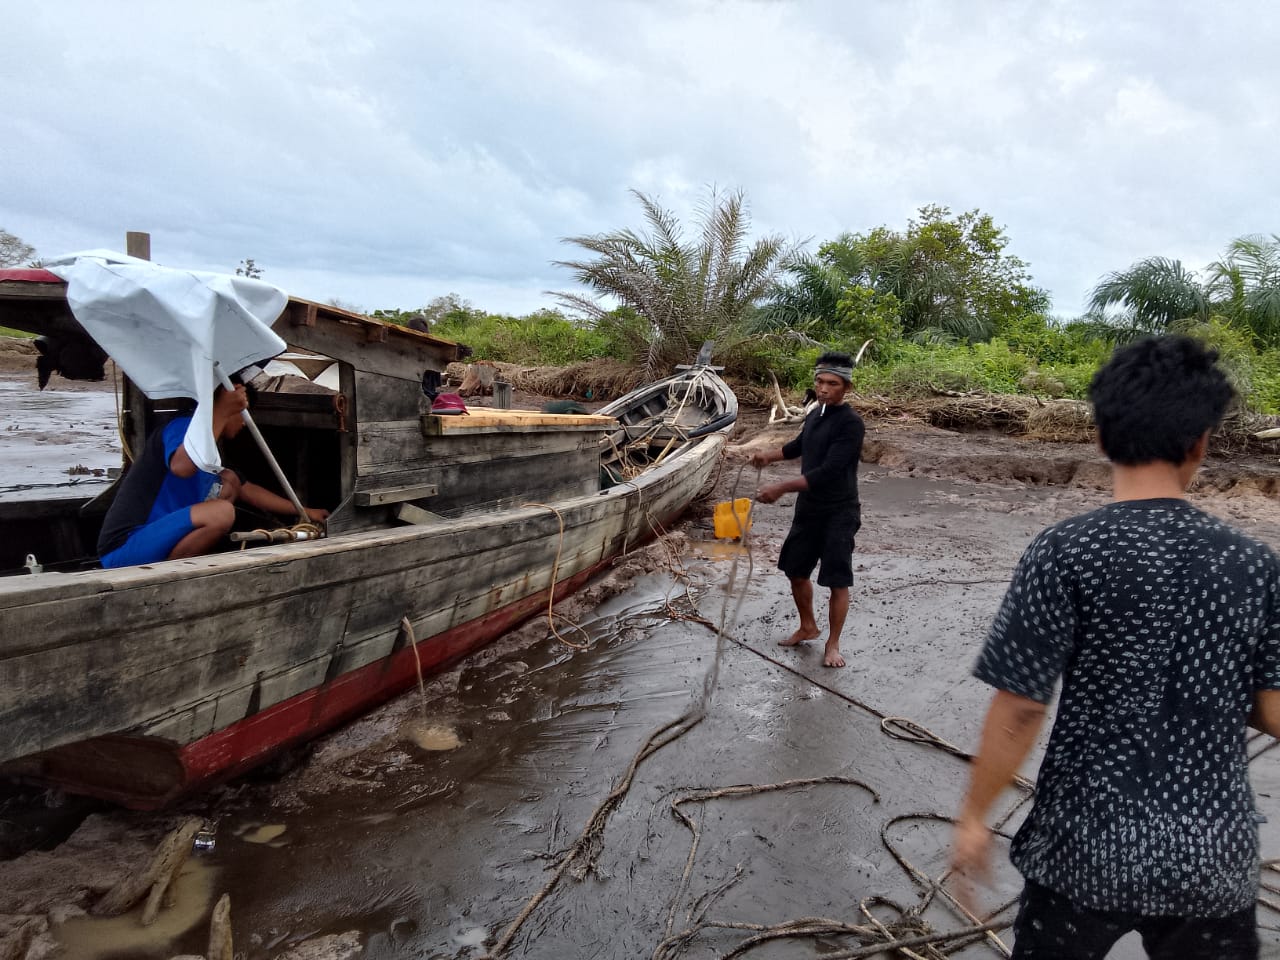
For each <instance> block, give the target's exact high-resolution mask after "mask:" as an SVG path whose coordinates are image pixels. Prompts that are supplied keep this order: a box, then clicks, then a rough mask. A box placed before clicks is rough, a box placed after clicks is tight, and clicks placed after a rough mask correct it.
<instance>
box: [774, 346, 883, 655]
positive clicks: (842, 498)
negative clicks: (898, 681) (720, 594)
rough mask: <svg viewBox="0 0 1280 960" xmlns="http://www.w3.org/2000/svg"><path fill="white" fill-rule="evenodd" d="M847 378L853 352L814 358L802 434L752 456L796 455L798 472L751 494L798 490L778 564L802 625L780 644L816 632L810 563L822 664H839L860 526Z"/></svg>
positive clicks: (858, 451) (856, 437) (857, 453)
mask: <svg viewBox="0 0 1280 960" xmlns="http://www.w3.org/2000/svg"><path fill="white" fill-rule="evenodd" d="M852 376H853V358H852V357H850V356H849V355H848V354H847V353H834V352H832V353H824V354H823V355H822V356H821V357H819V358H818V362H817V365H816V366H815V367H814V374H813V386H814V391H815V393H817V395H818V406H817V407H815V408H814V409H813V410H812V411H811V412H810V413H809V415H808V416H807V417H805V420H804V424H803V426H802V427H801V428H800V435H799V436H798V437H796V438H795V439H793V440H791V441H790V442H789V443H787V444H785V445H783V446H782V447H781V448H780V449H777V450H769V451H763V452H760V453H756V454H753V455H752V457H751V462H752V463H753V464H755V465H756V466H757V467H763V466H765V465H766V464H770V463H776V462H777V461H779V460H794V459H796V458H797V457H799V458H800V476H799V477H796V478H794V479H792V480H784V481H783V482H781V483H774V484H770V485H769V486H766V487H761V488H760V490H759V492H758V493H757V494H756V499H758V500H759V501H760V502H761V503H773V502H775V501H776V500H777V499H778V498H779V497H781V496H783V495H784V494H787V493H791V492H798V493H799V496H798V497H797V498H796V510H795V516H794V518H793V519H792V522H791V532H790V533H788V534H787V539H786V541H785V542H784V543H783V544H782V551H781V553H780V554H779V555H778V569H779V570H781V571H782V572H783V573H785V574H786V575H787V579H788V580H789V581H790V582H791V596H792V599H793V600H794V601H795V605H796V612H797V613H798V614H799V615H800V626H799V628H798V629H797V630H796V631H795V632H794V633H792V634H791V635H790V636H789V637H787V638H786V639H784V640H779V641H778V643H779V644H781V645H782V646H784V647H794V646H798V645H800V644H802V643H805V642H806V641H809V640H816V639H818V638H819V637H820V636H822V631H821V630H819V629H818V621H817V619H816V618H815V617H814V613H813V583H812V582H811V581H810V579H809V578H810V576H811V575H812V574H813V569H814V567H819V570H818V585H819V586H821V587H829V588H830V590H831V604H830V611H829V614H828V618H829V624H828V630H827V644H826V649H825V650H824V651H823V657H822V662H823V664H824V665H825V666H828V667H843V666H844V656H843V655H842V654H841V653H840V635H841V633H842V632H843V631H844V622H845V618H846V617H847V616H848V614H849V588H850V587H851V586H852V585H853V544H854V536H855V535H856V534H857V532H858V528H859V527H861V526H862V508H861V506H860V504H859V502H858V461H859V459H860V458H861V456H862V439H863V435H864V433H865V428H864V426H863V423H862V418H861V417H859V416H858V414H857V412H856V411H855V410H854V409H853V408H852V407H850V406H848V405H846V404H845V402H844V397H845V394H846V393H847V392H848V390H849V385H850V382H851V378H852ZM819 565H820V566H819Z"/></svg>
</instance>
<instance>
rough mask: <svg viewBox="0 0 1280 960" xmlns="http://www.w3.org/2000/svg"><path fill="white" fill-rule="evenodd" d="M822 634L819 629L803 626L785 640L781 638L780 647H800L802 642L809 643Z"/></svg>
mask: <svg viewBox="0 0 1280 960" xmlns="http://www.w3.org/2000/svg"><path fill="white" fill-rule="evenodd" d="M820 636H822V634H821V633H820V632H819V631H817V630H806V629H805V628H804V627H801V628H800V629H799V630H797V631H796V632H795V633H793V634H792V635H791V636H789V637H787V639H785V640H779V641H778V646H780V647H798V646H800V644H802V643H808V642H809V641H810V640H817V639H818V637H820Z"/></svg>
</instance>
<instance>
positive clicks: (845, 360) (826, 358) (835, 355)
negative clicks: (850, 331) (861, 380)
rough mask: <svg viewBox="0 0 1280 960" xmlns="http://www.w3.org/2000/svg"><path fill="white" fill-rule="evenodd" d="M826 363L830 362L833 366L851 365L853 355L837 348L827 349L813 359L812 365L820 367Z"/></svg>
mask: <svg viewBox="0 0 1280 960" xmlns="http://www.w3.org/2000/svg"><path fill="white" fill-rule="evenodd" d="M826 364H830V365H831V366H833V367H852V366H853V357H852V356H851V355H849V354H847V353H841V352H840V351H838V350H828V351H827V352H826V353H824V354H823V355H822V356H820V357H819V358H818V359H817V361H815V363H814V366H815V367H820V366H824V365H826Z"/></svg>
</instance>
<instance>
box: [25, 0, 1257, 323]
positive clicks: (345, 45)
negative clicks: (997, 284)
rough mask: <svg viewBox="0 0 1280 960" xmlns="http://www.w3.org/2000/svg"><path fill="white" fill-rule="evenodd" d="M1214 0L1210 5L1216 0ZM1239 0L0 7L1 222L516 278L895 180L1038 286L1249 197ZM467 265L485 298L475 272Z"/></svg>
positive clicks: (1176, 242) (1129, 254) (1210, 238)
mask: <svg viewBox="0 0 1280 960" xmlns="http://www.w3.org/2000/svg"><path fill="white" fill-rule="evenodd" d="M1228 13H1229V14H1230V16H1229V15H1228ZM1278 16H1280V15H1277V14H1275V13H1274V12H1273V11H1272V9H1271V7H1270V6H1268V5H1266V4H1263V3H1261V2H1250V3H1242V4H1237V5H1233V7H1232V8H1230V11H1228V12H1226V13H1224V12H1223V11H1222V10H1219V9H1217V8H1209V7H1203V8H1200V7H1185V8H1182V9H1180V10H1179V11H1178V15H1177V16H1172V15H1171V13H1170V9H1169V8H1168V6H1167V5H1166V4H1163V3H1155V2H1146V3H1140V4H1125V5H1117V4H1108V3H1103V2H1101V0H1094V2H1088V3H1068V2H1065V0H1056V2H1047V3H1010V4H1000V5H995V4H976V3H969V4H957V3H954V2H950V0H914V2H907V3H902V4H846V3H841V2H836V0H830V2H825V3H822V2H813V3H758V2H736V0H733V2H731V0H726V2H674V0H673V2H664V3H656V4H650V3H640V2H632V3H627V2H616V3H593V2H587V0H576V2H563V3H557V4H546V5H533V4H517V3H512V2H496V0H489V2H476V3H471V4H429V5H428V4H416V3H409V2H400V3H396V2H387V3H384V4H380V5H379V7H378V12H377V15H376V16H371V15H369V10H367V9H365V8H349V7H347V6H345V5H339V4H336V3H326V2H303V0H282V2H277V3H272V4H255V3H249V2H247V0H241V2H230V3H226V4H223V5H221V6H220V7H219V9H218V13H217V16H213V15H211V14H210V13H209V12H208V11H206V10H204V9H203V8H192V7H188V6H186V5H172V4H164V3H159V2H151V3H142V4H139V5H136V6H135V8H131V16H130V17H128V18H125V17H121V16H120V15H119V11H118V10H116V9H114V8H111V7H109V6H103V5H100V4H95V3H90V2H87V0H85V2H79V3H62V4H58V5H56V9H55V7H53V6H49V5H46V6H44V7H34V8H30V9H29V10H26V11H24V15H23V17H21V18H10V19H9V20H8V21H6V31H7V34H8V36H7V43H6V48H7V51H8V52H9V56H8V57H7V58H6V59H5V60H4V61H3V62H0V82H3V84H4V90H5V92H6V98H5V103H4V109H3V110H0V169H3V170H4V171H5V180H4V187H3V189H0V227H3V228H5V229H8V230H11V231H13V232H15V233H17V234H19V235H20V236H22V237H23V238H24V239H25V240H27V241H28V242H29V243H32V244H34V245H36V247H37V248H38V250H39V251H40V252H41V253H44V254H48V255H52V254H55V253H59V252H64V251H67V250H72V249H80V248H86V247H94V246H119V245H121V244H122V243H123V233H124V232H125V231H126V230H136V229H147V230H150V231H151V233H152V234H153V250H154V252H155V255H156V257H157V259H161V260H164V261H166V262H170V263H183V264H186V265H190V266H193V267H206V268H222V269H230V268H232V267H234V266H235V264H236V263H237V262H239V260H240V259H241V258H243V257H254V258H255V259H256V260H257V261H258V262H259V263H260V264H262V265H263V266H264V267H265V268H266V270H267V276H268V278H271V279H276V280H277V281H278V282H282V283H286V281H287V286H289V288H290V289H291V292H295V293H298V294H300V295H303V296H308V297H312V298H314V299H321V300H323V299H328V298H330V297H335V296H336V297H340V298H341V299H343V300H346V301H349V302H355V303H358V304H360V305H362V306H365V307H368V308H370V309H372V308H375V307H396V306H399V307H411V306H417V305H420V304H421V303H423V302H425V301H426V300H428V299H430V298H431V297H432V296H436V295H439V294H443V293H445V292H448V291H450V290H454V291H457V292H459V293H462V294H463V295H464V296H467V297H468V298H469V299H472V300H473V301H474V302H475V303H476V304H477V305H478V306H481V307H485V308H487V309H494V310H497V309H501V310H513V311H517V312H522V311H524V310H530V309H534V308H535V307H538V306H540V305H545V304H548V303H549V302H550V301H549V299H548V298H546V297H545V296H544V295H543V291H545V290H548V289H560V288H563V287H564V286H566V284H567V278H566V277H565V275H564V274H563V273H562V272H561V271H558V270H556V269H555V268H553V267H551V266H550V261H552V260H555V259H557V258H563V257H564V256H566V254H568V253H569V250H568V248H565V247H563V246H562V245H561V244H560V242H559V238H560V237H563V236H570V235H576V234H582V233H593V232H597V231H601V230H609V229H614V228H616V227H620V226H639V225H640V217H639V212H638V209H637V207H636V205H635V203H634V201H633V200H632V198H631V197H630V196H629V194H628V193H627V190H628V188H639V189H642V190H645V191H647V192H652V193H654V194H655V195H657V196H658V197H659V198H660V200H661V201H662V202H663V203H664V204H666V205H668V206H672V207H674V208H675V209H677V210H678V211H679V212H680V213H681V214H683V215H688V214H689V213H690V212H691V211H692V207H693V204H695V203H696V202H697V201H698V200H699V199H700V198H701V197H703V196H705V190H706V188H707V187H708V186H709V185H712V184H714V185H717V186H719V187H742V188H743V189H745V190H746V192H747V195H748V199H749V201H750V204H751V209H752V212H753V214H754V216H755V222H756V224H757V227H758V228H759V230H760V231H762V232H763V231H770V232H781V233H784V234H786V235H788V236H794V237H812V238H814V239H815V240H818V241H821V240H823V239H827V238H830V237H833V236H835V235H836V234H838V233H840V232H843V231H847V230H854V231H857V230H867V229H870V228H871V227H874V226H876V225H878V224H881V223H887V224H890V225H892V226H901V225H903V224H904V223H905V222H906V220H907V218H908V217H910V216H911V215H912V214H913V213H914V211H915V209H916V207H918V206H920V205H922V204H925V203H932V202H938V203H943V204H947V205H949V206H951V207H952V208H953V209H956V210H961V209H968V208H972V207H980V208H982V209H983V210H985V211H987V212H989V213H991V214H992V215H993V216H994V217H995V219H996V221H997V222H999V223H1002V224H1004V225H1006V227H1007V228H1008V231H1009V234H1010V236H1011V238H1012V245H1011V250H1012V252H1014V253H1016V254H1018V255H1019V256H1021V257H1023V258H1024V259H1026V260H1028V261H1029V262H1030V263H1031V267H1032V272H1033V274H1034V276H1035V278H1036V280H1037V282H1039V283H1040V284H1041V285H1042V286H1045V287H1046V288H1048V289H1049V290H1050V291H1051V292H1052V294H1053V296H1054V301H1055V308H1056V310H1057V311H1058V312H1060V313H1071V312H1073V311H1075V310H1077V309H1078V308H1079V306H1080V304H1081V303H1082V302H1083V300H1084V298H1085V296H1086V294H1087V292H1088V289H1089V287H1090V286H1091V285H1092V284H1093V283H1095V282H1096V281H1097V279H1098V277H1100V276H1101V275H1102V274H1104V273H1106V272H1108V271H1111V270H1117V269H1121V268H1123V267H1126V266H1128V265H1129V264H1130V263H1131V262H1132V261H1133V260H1135V259H1137V258H1139V257H1143V256H1148V255H1152V254H1161V255H1167V256H1174V257H1181V258H1182V259H1184V260H1185V261H1186V262H1187V263H1188V264H1189V265H1192V266H1199V265H1201V262H1200V261H1201V260H1203V259H1205V258H1206V254H1208V255H1210V256H1216V255H1217V252H1218V251H1220V250H1221V249H1222V247H1223V246H1225V244H1226V243H1227V241H1228V240H1230V239H1231V238H1232V237H1234V236H1237V235H1240V234H1243V233H1251V232H1259V231H1263V232H1274V231H1276V230H1277V229H1280V215H1278V214H1280V209H1278V207H1277V201H1276V200H1275V199H1274V198H1273V195H1272V193H1271V191H1270V190H1269V189H1268V188H1269V185H1270V181H1271V179H1272V176H1271V167H1272V164H1273V156H1274V153H1275V150H1276V147H1277V142H1276V140H1277V126H1278V124H1277V110H1278V109H1280V107H1278V106H1277V103H1276V98H1275V97H1274V90H1275V89H1277V87H1278V86H1280V84H1278V82H1277V81H1280V67H1277V66H1276V65H1275V63H1274V61H1273V58H1272V56H1271V50H1272V49H1273V48H1274V45H1275V42H1276V40H1277V33H1278V32H1280V31H1278V30H1277V17H1278ZM486 297H491V298H492V300H486V299H485V298H486Z"/></svg>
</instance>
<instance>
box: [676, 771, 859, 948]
mask: <svg viewBox="0 0 1280 960" xmlns="http://www.w3.org/2000/svg"><path fill="white" fill-rule="evenodd" d="M822 783H839V784H845V785H848V786H854V787H860V788H862V789H863V790H866V791H867V792H868V793H870V794H871V797H872V802H873V803H879V802H880V794H878V793H877V792H876V791H875V789H874V788H873V787H871V786H869V785H867V784H865V783H863V782H862V781H861V780H855V779H854V778H852V777H841V776H825V777H809V778H805V779H800V780H784V781H782V782H781V783H766V784H740V785H738V786H732V787H720V788H718V789H710V790H695V791H692V792H690V793H684V794H681V795H680V796H678V797H676V798H675V799H674V800H672V801H671V813H672V815H673V816H675V817H676V819H678V820H679V821H680V822H681V823H683V824H684V825H685V827H687V828H688V830H689V832H690V834H692V837H691V839H690V843H689V855H688V857H686V858H685V867H684V873H683V874H682V875H681V877H680V886H679V888H678V889H677V890H676V895H675V897H674V898H673V899H672V901H671V910H670V912H669V913H668V914H667V929H666V938H665V939H664V940H663V941H662V943H660V944H659V945H658V949H657V950H655V951H654V954H653V956H654V960H663V958H665V957H667V956H674V955H675V954H674V953H671V952H670V951H671V949H672V948H674V947H675V946H676V945H677V943H678V944H679V945H681V948H682V947H683V945H684V944H687V942H688V941H689V940H690V939H692V937H693V935H695V934H696V933H697V929H698V924H697V923H696V922H695V920H694V913H695V911H696V910H697V908H698V905H695V906H694V907H693V908H691V909H690V911H689V913H688V914H687V916H686V922H687V923H690V924H693V926H692V927H690V928H688V929H686V930H684V931H683V932H682V933H680V934H677V935H675V936H674V937H673V935H672V933H671V931H672V928H673V927H674V926H675V917H676V911H677V910H678V909H679V907H680V903H681V901H682V900H684V895H685V891H686V890H687V889H688V886H689V877H690V876H691V875H692V873H693V864H694V862H695V861H696V859H697V855H698V846H699V844H700V843H701V842H702V828H701V827H700V826H698V825H697V824H695V823H694V822H693V820H692V818H690V817H689V816H688V815H687V814H685V812H684V811H683V810H681V809H680V807H681V805H683V804H686V803H706V802H707V801H709V800H719V799H723V798H729V797H747V796H758V795H759V794H763V793H773V792H776V791H778V790H794V789H797V788H799V787H811V786H815V785H817V784H822ZM738 876H741V873H739V874H738ZM736 879H737V877H735V878H734V880H731V881H730V884H732V883H734V882H736ZM730 884H726V885H725V886H724V887H722V888H721V890H720V892H723V891H724V890H726V889H728V886H729V885H730ZM707 905H709V904H707ZM702 912H705V906H704V907H703V908H702ZM668 944H669V946H664V945H668Z"/></svg>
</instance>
